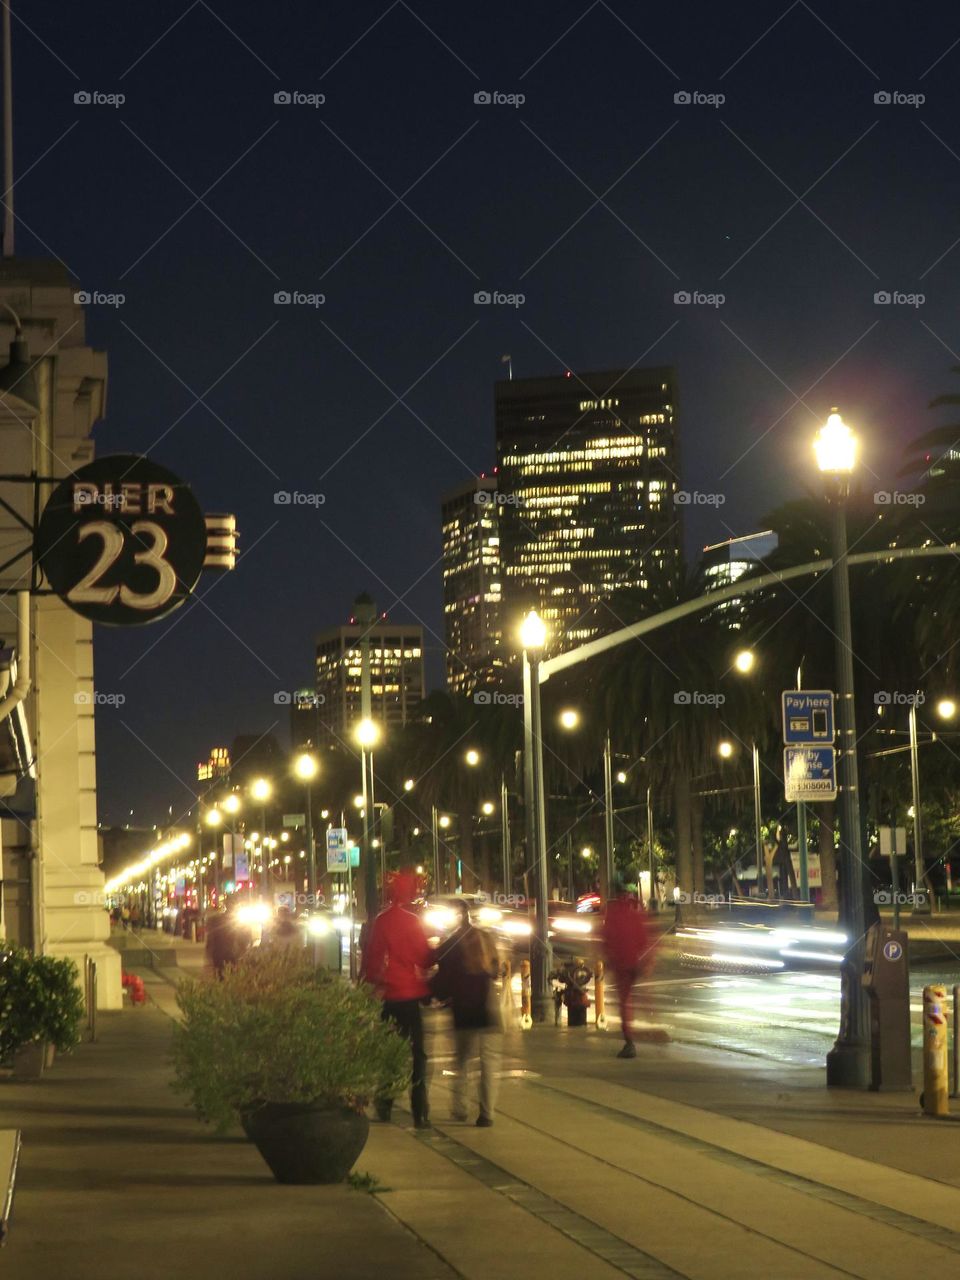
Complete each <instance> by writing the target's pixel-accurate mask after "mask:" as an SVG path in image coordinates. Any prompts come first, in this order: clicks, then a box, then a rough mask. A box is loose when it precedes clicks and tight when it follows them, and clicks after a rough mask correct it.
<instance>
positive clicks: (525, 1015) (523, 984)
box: [520, 960, 533, 1031]
mask: <svg viewBox="0 0 960 1280" xmlns="http://www.w3.org/2000/svg"><path fill="white" fill-rule="evenodd" d="M532 1026H533V1018H532V1017H531V1015H530V961H529V960H521V961H520V1029H521V1030H522V1031H529V1030H530V1028H531V1027H532Z"/></svg>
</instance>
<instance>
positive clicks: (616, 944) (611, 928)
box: [603, 880, 653, 1058]
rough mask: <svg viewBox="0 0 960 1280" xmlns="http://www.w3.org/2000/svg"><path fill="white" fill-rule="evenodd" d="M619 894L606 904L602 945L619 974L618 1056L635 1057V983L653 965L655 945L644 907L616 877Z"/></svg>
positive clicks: (612, 967) (617, 977) (616, 973)
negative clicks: (649, 933) (620, 1046)
mask: <svg viewBox="0 0 960 1280" xmlns="http://www.w3.org/2000/svg"><path fill="white" fill-rule="evenodd" d="M615 889H616V894H617V896H616V897H615V898H613V899H611V901H609V902H608V903H607V910H606V915H605V916H604V921H603V946H604V955H605V958H606V962H607V967H608V968H609V969H611V970H612V971H613V973H614V975H615V977H616V982H617V996H618V997H619V1000H620V1024H621V1027H622V1029H623V1048H622V1049H621V1050H620V1052H619V1053H618V1054H617V1057H618V1058H635V1057H636V1056H637V1049H636V1046H635V1045H634V1043H633V984H634V983H635V982H636V980H637V978H639V977H640V976H641V974H646V973H649V972H650V969H651V968H652V967H653V948H652V946H651V944H650V941H649V939H648V936H647V923H646V919H645V915H644V910H643V907H641V905H640V903H639V902H638V901H637V899H636V898H635V897H634V895H633V894H632V893H631V892H630V890H629V889H628V888H627V886H626V885H625V884H624V883H623V882H622V881H621V880H617V882H616V885H615Z"/></svg>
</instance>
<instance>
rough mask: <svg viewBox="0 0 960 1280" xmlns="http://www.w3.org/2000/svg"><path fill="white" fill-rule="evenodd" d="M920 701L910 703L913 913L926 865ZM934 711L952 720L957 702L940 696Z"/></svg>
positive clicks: (918, 904) (920, 908)
mask: <svg viewBox="0 0 960 1280" xmlns="http://www.w3.org/2000/svg"><path fill="white" fill-rule="evenodd" d="M919 701H920V697H919V694H917V695H916V696H915V697H914V698H913V701H912V702H911V703H910V715H909V726H910V793H911V799H912V801H913V865H914V886H913V891H914V901H913V910H914V914H916V913H917V912H918V911H922V909H923V908H922V907H921V905H920V902H921V900H920V897H919V895H920V893H921V892H922V886H923V882H924V879H925V878H926V867H925V866H924V861H923V827H922V825H921V821H920V754H919V742H918V740H917V703H918V702H919ZM936 712H937V715H938V716H939V717H940V719H941V720H952V719H953V717H954V716H955V715H956V714H957V704H956V703H955V702H954V700H953V699H952V698H940V699H939V700H938V702H937V704H936ZM926 910H927V911H929V910H930V904H929V903H928V904H926Z"/></svg>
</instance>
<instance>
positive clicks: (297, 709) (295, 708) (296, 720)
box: [290, 689, 323, 750]
mask: <svg viewBox="0 0 960 1280" xmlns="http://www.w3.org/2000/svg"><path fill="white" fill-rule="evenodd" d="M322 710H323V704H322V703H321V701H320V699H319V698H318V697H317V694H316V692H315V690H313V689H295V690H294V692H293V697H292V698H291V700H290V745H291V746H292V747H293V748H294V750H296V749H298V748H302V747H315V746H317V744H318V743H319V741H320V737H321V732H320V718H321V711H322Z"/></svg>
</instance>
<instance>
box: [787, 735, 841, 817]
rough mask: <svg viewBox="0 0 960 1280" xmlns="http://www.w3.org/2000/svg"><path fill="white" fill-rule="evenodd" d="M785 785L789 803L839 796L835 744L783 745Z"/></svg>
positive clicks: (831, 798) (830, 798) (832, 798)
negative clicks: (811, 745) (827, 745)
mask: <svg viewBox="0 0 960 1280" xmlns="http://www.w3.org/2000/svg"><path fill="white" fill-rule="evenodd" d="M783 787H784V791H785V793H786V800H787V803H788V804H794V803H796V802H797V801H799V800H803V801H817V800H835V799H836V798H837V753H836V752H835V751H834V749H833V747H807V746H803V747H784V750H783Z"/></svg>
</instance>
